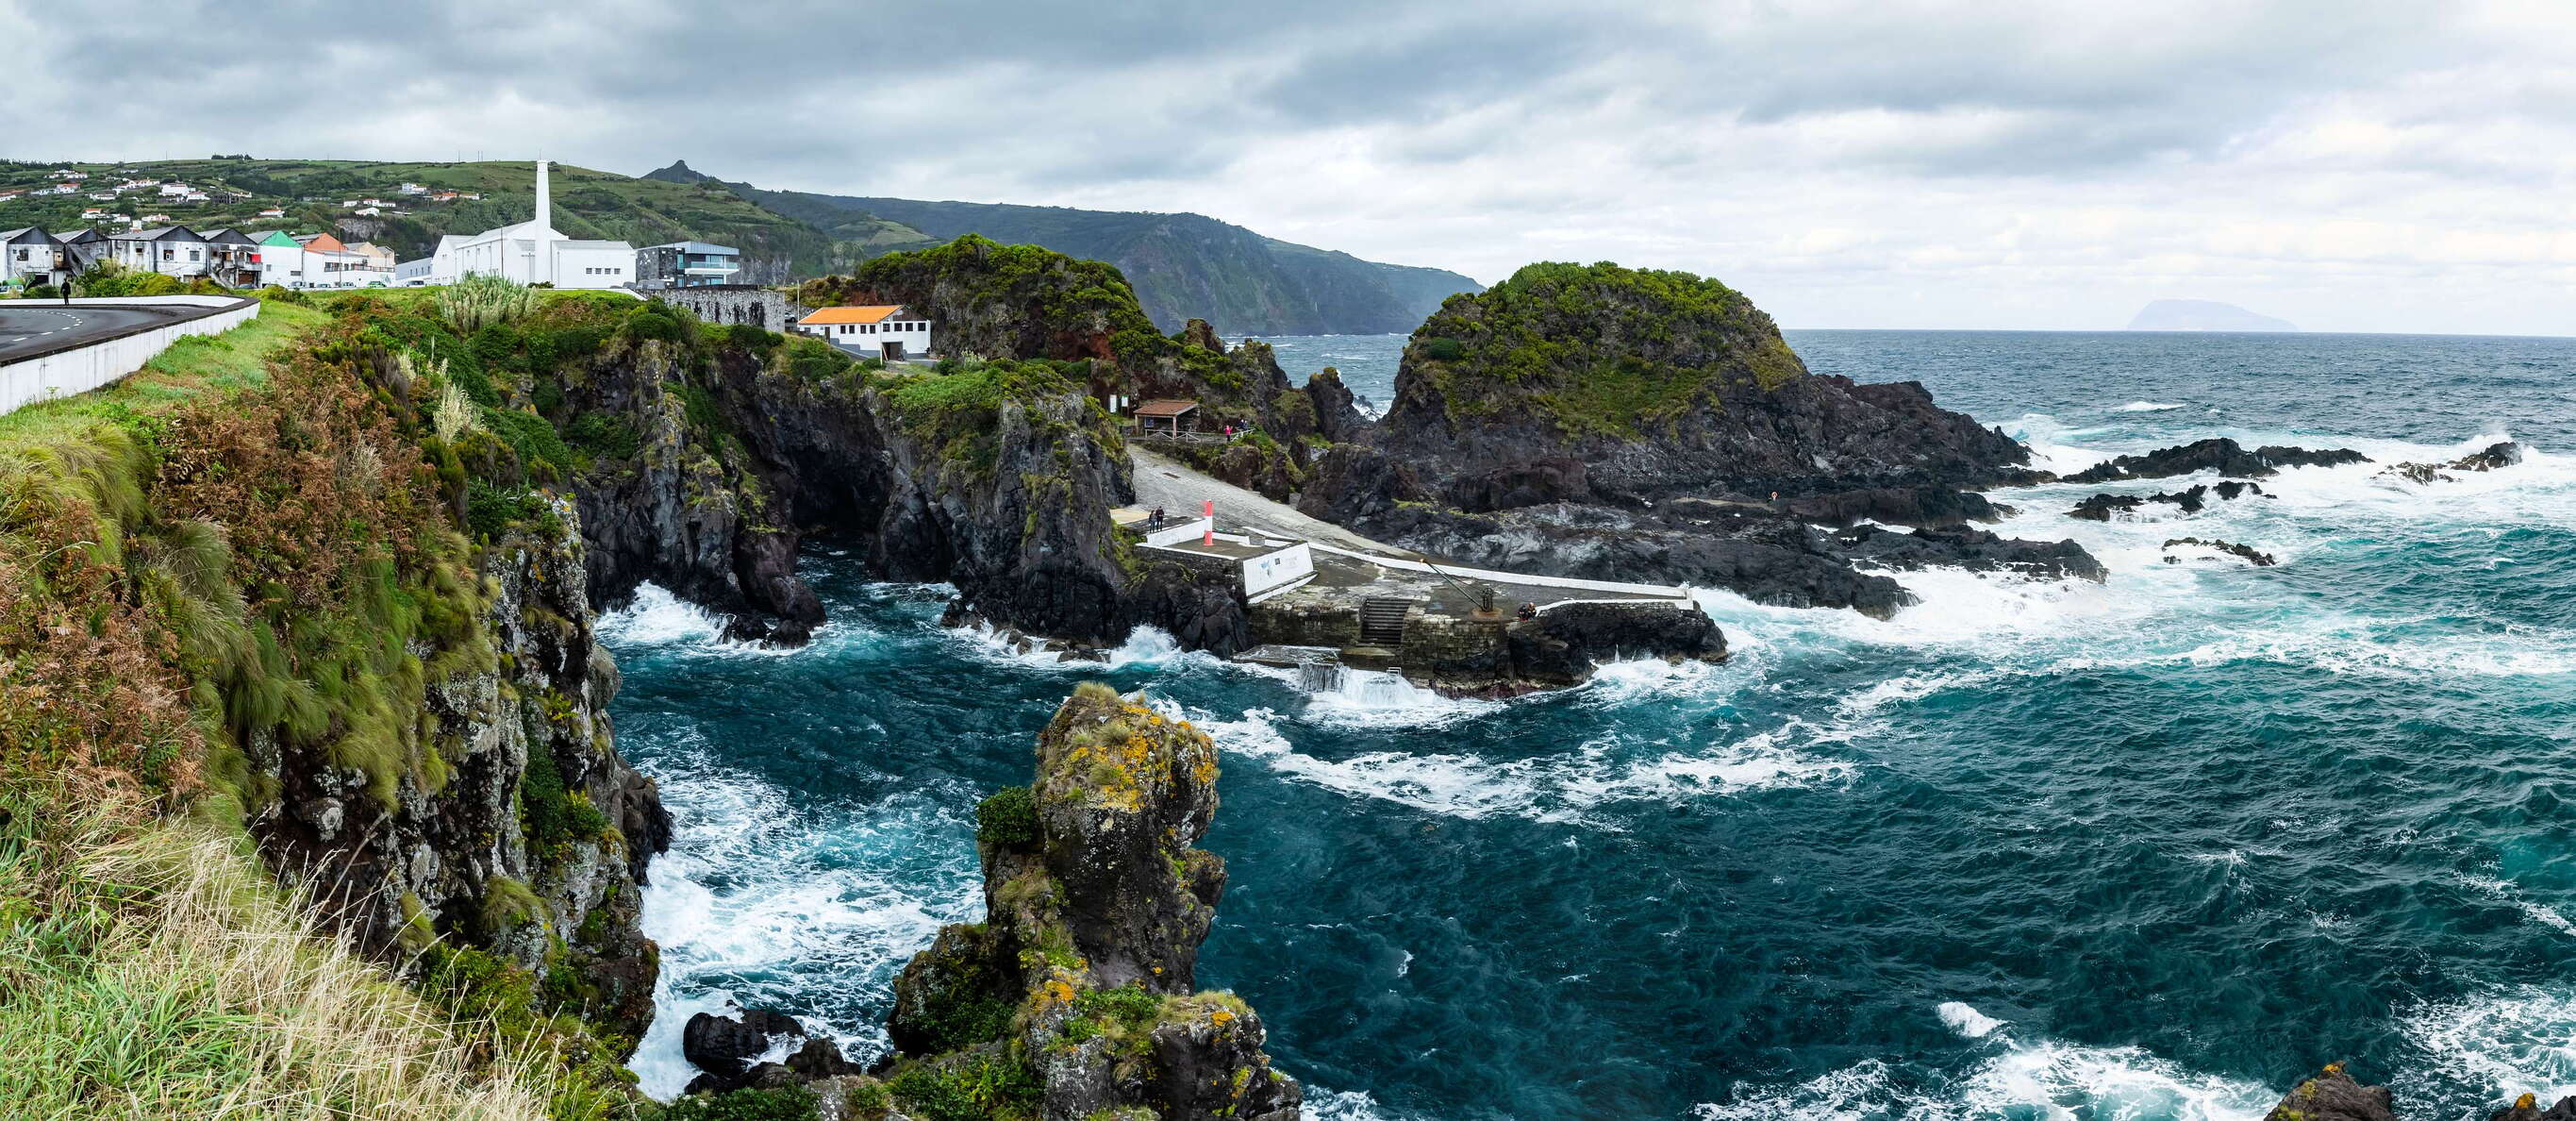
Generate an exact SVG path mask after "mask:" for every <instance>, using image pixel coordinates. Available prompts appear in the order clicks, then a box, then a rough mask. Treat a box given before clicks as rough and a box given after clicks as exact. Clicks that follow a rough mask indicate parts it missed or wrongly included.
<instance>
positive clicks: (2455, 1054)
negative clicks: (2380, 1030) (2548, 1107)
mask: <svg viewBox="0 0 2576 1121" xmlns="http://www.w3.org/2000/svg"><path fill="white" fill-rule="evenodd" d="M2398 1030H2399V1031H2400V1032H2401V1033H2402V1034H2404V1036H2405V1037H2406V1041H2407V1042H2408V1043H2409V1044H2410V1045H2412V1046H2413V1047H2415V1048H2416V1049H2418V1050H2420V1051H2422V1052H2423V1053H2424V1057H2423V1059H2422V1060H2421V1061H2419V1062H2414V1063H2400V1064H2398V1066H2397V1070H2396V1078H2395V1079H2393V1080H2392V1081H2393V1088H2394V1089H2395V1090H2396V1092H2397V1098H2398V1100H2400V1101H2423V1100H2429V1099H2433V1098H2436V1097H2437V1096H2440V1095H2441V1093H2442V1091H2443V1090H2444V1089H2450V1090H2452V1091H2453V1095H2454V1096H2457V1095H2458V1094H2459V1093H2460V1092H2461V1091H2465V1092H2466V1093H2467V1095H2469V1096H2472V1097H2477V1098H2484V1099H2487V1100H2491V1101H2498V1102H2505V1101H2511V1100H2513V1098H2514V1097H2515V1095H2518V1094H2524V1093H2530V1094H2533V1095H2536V1096H2537V1097H2538V1098H2539V1099H2540V1100H2541V1101H2543V1102H2552V1101H2556V1100H2558V1099H2559V1098H2562V1097H2566V1096H2568V1095H2570V1094H2576V994H2570V993H2566V992H2560V991H2553V990H2549V989H2542V988H2539V987H2536V986H2523V987H2520V988H2514V989H2500V990H2494V991H2489V992H2483V993H2478V994H2475V995H2472V996H2467V997H2462V998H2460V999H2456V1000H2447V1001H2439V1002H2432V1003H2426V1004H2420V1005H2417V1006H2415V1007H2413V1008H2411V1009H2409V1010H2407V1011H2405V1012H2404V1013H2402V1014H2401V1015H2400V1016H2399V1017H2398Z"/></svg>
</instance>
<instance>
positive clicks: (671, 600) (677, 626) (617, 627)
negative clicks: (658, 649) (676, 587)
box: [597, 583, 724, 646]
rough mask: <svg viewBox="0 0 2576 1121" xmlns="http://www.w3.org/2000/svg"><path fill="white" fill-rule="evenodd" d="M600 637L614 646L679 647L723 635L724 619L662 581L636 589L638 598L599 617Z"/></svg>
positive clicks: (713, 639)
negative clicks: (692, 601)
mask: <svg viewBox="0 0 2576 1121" xmlns="http://www.w3.org/2000/svg"><path fill="white" fill-rule="evenodd" d="M597 630H598V634H599V637H600V638H601V639H603V640H605V641H607V642H608V643H609V644H610V645H613V646H678V645H690V644H696V643H706V642H715V641H718V640H720V639H722V638H723V637H724V619H723V618H721V617H719V616H717V615H716V614H715V613H714V612H712V611H709V610H707V609H706V608H703V607H700V606H698V605H696V604H694V603H690V602H688V601H687V600H684V599H681V598H680V597H678V596H675V595H672V594H671V592H670V590H669V589H667V588H664V587H663V586H661V585H660V584H650V583H648V584H644V585H641V586H639V587H637V588H636V589H635V601H634V602H633V603H630V604H628V605H626V607H625V608H624V609H622V610H618V611H611V612H609V613H608V614H605V615H602V616H600V617H599V625H598V628H597Z"/></svg>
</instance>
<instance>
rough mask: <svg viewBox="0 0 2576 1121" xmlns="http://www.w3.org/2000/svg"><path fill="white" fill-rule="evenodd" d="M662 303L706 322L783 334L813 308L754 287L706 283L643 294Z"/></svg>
mask: <svg viewBox="0 0 2576 1121" xmlns="http://www.w3.org/2000/svg"><path fill="white" fill-rule="evenodd" d="M645 295H647V296H651V297H652V298H654V299H656V300H660V301H662V302H663V303H666V304H671V305H673V306H676V307H684V308H687V309H689V310H690V311H692V312H695V313H696V314H697V317H698V318H700V319H703V320H705V321H707V322H709V323H724V324H734V323H748V324H750V325H752V326H754V327H762V328H766V329H768V330H772V331H784V330H786V329H787V328H788V327H789V325H791V324H793V323H795V322H796V321H797V320H798V319H801V318H804V316H805V315H806V313H807V312H809V311H812V310H813V309H811V308H808V307H806V306H804V305H803V304H799V303H797V302H796V301H794V300H790V299H788V298H787V294H786V293H784V292H780V291H778V290H776V289H772V288H763V287H761V286H759V285H757V284H708V285H702V286H700V287H696V288H662V289H656V290H653V291H649V292H646V293H645Z"/></svg>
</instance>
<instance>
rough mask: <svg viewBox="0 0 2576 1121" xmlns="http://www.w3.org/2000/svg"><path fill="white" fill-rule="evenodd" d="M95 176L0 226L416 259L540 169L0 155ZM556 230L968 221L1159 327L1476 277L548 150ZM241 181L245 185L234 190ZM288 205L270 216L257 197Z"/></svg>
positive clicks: (801, 274)
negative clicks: (352, 244) (114, 192)
mask: <svg viewBox="0 0 2576 1121" xmlns="http://www.w3.org/2000/svg"><path fill="white" fill-rule="evenodd" d="M66 167H68V168H74V169H77V170H80V171H83V172H86V173H88V175H89V180H88V181H87V182H86V183H84V184H83V185H82V188H81V190H79V191H78V192H76V193H73V194H69V195H52V194H47V195H36V194H32V193H29V194H21V195H19V196H18V197H16V198H10V199H0V230H6V229H15V228H17V227H20V226H41V227H43V228H45V229H47V230H50V231H53V232H56V233H60V232H63V231H65V230H70V229H75V228H78V227H81V226H83V225H94V226H97V227H98V228H100V229H102V230H109V231H112V230H114V229H120V228H122V224H121V223H111V222H105V221H101V222H84V221H83V220H82V218H81V213H82V211H83V210H85V209H87V208H90V207H104V208H106V209H107V210H108V211H109V212H110V213H112V214H118V215H124V216H127V217H129V218H142V217H145V216H148V215H154V214H162V215H167V216H168V217H169V219H170V220H171V221H173V222H178V223H182V224H185V225H188V226H191V227H195V228H199V229H216V228H221V227H225V226H231V227H234V228H237V229H241V230H245V231H249V232H251V233H253V234H258V233H261V232H264V231H268V230H281V229H282V230H292V231H296V232H311V231H315V230H330V231H332V232H333V233H335V234H337V235H338V236H339V237H340V238H341V239H342V240H345V241H362V240H363V241H372V242H375V243H377V244H379V245H383V246H385V247H387V248H390V249H392V250H393V251H394V252H395V254H396V255H398V256H400V257H402V258H404V259H406V260H407V259H410V258H414V257H420V256H425V255H427V254H428V253H429V252H430V250H431V249H432V248H433V247H434V246H436V245H437V243H438V239H439V237H440V236H442V235H446V234H474V233H481V232H482V231H484V230H488V229H491V228H493V227H496V226H504V225H508V224H510V223H513V222H521V221H526V220H527V218H528V216H529V214H530V213H531V212H532V211H533V209H534V205H535V194H536V183H535V171H534V168H533V167H532V166H531V165H530V164H529V163H528V162H527V161H524V160H510V161H490V162H475V163H440V162H423V163H382V162H372V161H364V160H291V159H254V158H251V157H248V156H215V157H209V158H205V159H185V160H140V161H132V162H125V163H33V162H0V195H5V194H9V193H10V192H13V191H32V190H34V189H38V188H46V187H51V186H53V185H54V181H53V180H52V179H50V178H48V175H49V173H51V172H53V171H55V170H58V169H61V168H66ZM127 179H157V180H164V181H171V180H177V181H183V182H186V183H187V184H188V185H189V186H191V187H194V188H197V189H199V190H202V191H205V192H206V193H207V194H208V195H210V196H211V198H210V200H209V201H207V202H202V203H188V202H182V201H179V200H176V199H163V198H160V197H158V196H157V195H156V194H153V193H150V192H129V193H126V194H124V195H121V196H119V197H117V198H116V199H114V200H112V201H101V200H96V199H92V198H91V197H90V193H91V192H93V191H105V190H108V189H110V188H111V187H113V186H114V185H115V184H117V183H120V182H123V181H125V180H127ZM406 182H409V183H417V184H420V185H423V186H425V187H428V188H430V189H431V190H432V191H440V190H451V191H459V192H465V193H470V194H479V195H481V196H482V197H481V198H480V199H458V200H455V201H450V202H435V201H431V200H430V198H429V197H428V196H427V195H404V194H402V193H401V191H400V188H401V185H402V184H403V183H406ZM553 189H554V202H555V213H554V222H555V227H556V228H557V229H560V230H562V231H563V232H564V233H566V234H569V235H571V236H573V237H577V238H609V239H617V240H623V241H627V242H632V243H634V244H635V245H638V246H644V245H657V244H661V243H664V242H672V241H682V240H692V239H694V240H698V241H711V242H715V243H717V244H721V245H731V246H735V247H737V248H740V249H741V250H742V251H743V274H742V275H741V277H740V278H739V279H740V280H741V281H742V282H744V283H754V284H776V283H783V282H786V281H790V280H801V279H807V278H811V277H818V276H826V275H834V274H848V273H851V272H854V271H856V269H857V268H858V266H859V265H860V264H861V263H863V262H866V261H868V260H871V259H873V258H876V257H878V256H881V255H883V254H886V253H890V252H894V251H897V250H909V249H922V248H927V247H929V246H932V245H937V244H941V243H944V242H947V241H950V240H952V239H954V238H956V237H959V236H961V235H964V234H969V233H975V234H982V235H984V236H986V237H989V238H991V239H993V240H995V241H999V242H1004V243H1011V244H1034V245H1041V246H1045V247H1046V248H1049V249H1052V250H1055V251H1057V252H1059V253H1064V254H1068V255H1070V256H1074V257H1079V258H1084V259H1087V260H1096V261H1106V262H1108V263H1110V264H1113V265H1116V266H1117V267H1118V269H1119V270H1120V271H1121V272H1122V273H1124V274H1125V275H1126V276H1127V278H1128V280H1129V281H1130V282H1131V283H1132V284H1133V286H1134V288H1135V291H1136V297H1137V300H1138V302H1139V303H1141V304H1142V305H1143V306H1144V309H1145V313H1146V314H1147V315H1148V316H1150V317H1151V318H1152V319H1153V320H1154V322H1155V324H1156V325H1158V326H1160V327H1162V328H1163V329H1164V330H1166V331H1171V330H1178V329H1179V328H1180V327H1181V326H1182V325H1183V324H1185V323H1186V322H1188V321H1189V320H1190V319H1192V318H1199V319H1205V320H1208V321H1209V322H1210V323H1212V324H1214V325H1215V326H1216V327H1217V329H1218V330H1219V331H1222V332H1225V333H1227V334H1253V335H1299V334H1403V333H1406V332H1410V331H1412V330H1413V329H1414V328H1415V327H1416V326H1418V325H1419V324H1421V322H1422V320H1423V319H1424V318H1425V317H1427V316H1429V315H1430V314H1431V313H1432V312H1434V311H1437V310H1439V307H1440V303H1441V301H1442V300H1444V299H1446V298H1448V297H1449V296H1450V295H1451V294H1453V293H1457V292H1475V291H1480V290H1481V288H1480V286H1479V285H1477V284H1476V282H1475V281H1474V280H1471V279H1469V278H1467V277H1464V276H1461V275H1459V274H1457V273H1454V272H1447V271H1444V270H1441V269H1430V268H1415V267H1408V266H1404V265H1389V264H1381V263H1378V262H1375V261H1364V260H1361V259H1360V258H1357V257H1354V256H1351V255H1350V254H1348V253H1342V252H1337V251H1333V250H1327V249H1318V248H1315V247H1313V246H1307V245H1298V244H1294V243H1291V242H1285V241H1278V240H1275V239H1272V238H1267V237H1263V236H1261V235H1260V234H1258V233H1255V232H1253V231H1251V230H1248V229H1245V228H1243V227H1241V226H1237V225H1233V224H1230V223H1226V222H1220V221H1218V220H1216V219H1214V218H1209V217H1205V216H1203V215H1198V214H1150V213H1137V212H1124V211H1100V210H1075V209H1071V208H1067V207H1052V206H1010V205H1002V204H992V203H966V202H923V201H918V200H913V199H894V198H854V197H846V196H840V195H821V194H807V193H802V192H795V191H764V190H759V189H756V188H753V187H751V186H750V185H748V184H742V183H726V182H723V181H721V180H718V179H716V178H714V177H712V176H708V175H705V174H703V173H700V172H698V171H695V170H693V169H691V168H690V167H689V166H688V164H686V163H684V162H675V163H673V164H672V165H671V166H669V167H666V168H662V169H660V170H658V171H654V172H652V173H650V174H647V175H644V176H642V177H630V176H625V175H619V174H616V173H614V172H606V171H596V170H592V169H590V168H583V167H572V166H568V165H562V164H558V165H556V166H555V168H554V177H553ZM235 192H238V193H239V197H235ZM367 198H376V199H381V200H383V201H385V202H387V203H390V204H393V205H394V206H395V207H397V208H399V211H400V212H399V213H387V214H383V215H380V216H371V217H361V216H359V215H357V214H356V213H354V210H353V208H352V207H349V206H347V205H344V204H346V203H350V202H354V201H358V200H363V199H367ZM272 208H274V209H280V210H283V211H285V214H284V215H283V216H282V217H276V218H262V217H260V215H259V212H260V211H262V210H265V209H272Z"/></svg>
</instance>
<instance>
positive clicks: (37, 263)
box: [0, 226, 78, 287]
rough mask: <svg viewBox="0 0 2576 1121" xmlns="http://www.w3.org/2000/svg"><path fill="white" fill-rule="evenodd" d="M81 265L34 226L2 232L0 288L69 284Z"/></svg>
mask: <svg viewBox="0 0 2576 1121" xmlns="http://www.w3.org/2000/svg"><path fill="white" fill-rule="evenodd" d="M77 266H78V262H77V261H76V260H75V259H74V258H73V257H72V254H71V251H70V250H69V249H68V248H66V247H65V246H64V245H63V243H62V242H61V241H58V240H56V239H55V238H54V235H52V234H49V233H46V232H45V231H43V230H40V229H37V228H36V227H34V226H28V227H26V228H24V229H17V230H0V287H25V286H28V285H34V284H68V283H70V282H71V279H72V273H73V272H74V271H75V270H76V268H77Z"/></svg>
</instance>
